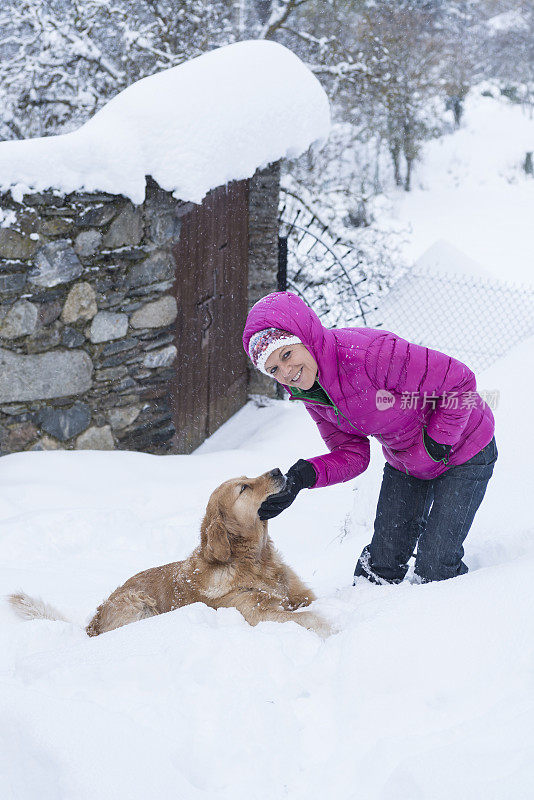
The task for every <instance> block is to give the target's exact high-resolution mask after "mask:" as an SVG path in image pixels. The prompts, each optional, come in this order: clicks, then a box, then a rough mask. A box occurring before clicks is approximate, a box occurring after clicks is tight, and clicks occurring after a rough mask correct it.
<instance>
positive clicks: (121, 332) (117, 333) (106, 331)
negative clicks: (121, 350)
mask: <svg viewBox="0 0 534 800" xmlns="http://www.w3.org/2000/svg"><path fill="white" fill-rule="evenodd" d="M127 332H128V315H127V314H116V313H115V312H113V311H99V312H98V314H97V315H96V316H95V317H94V319H93V321H92V323H91V330H90V333H89V338H90V339H91V341H92V342H93V344H97V343H98V342H109V341H110V340H111V339H121V338H122V337H123V336H126V334H127Z"/></svg>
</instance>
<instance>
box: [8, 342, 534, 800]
mask: <svg viewBox="0 0 534 800" xmlns="http://www.w3.org/2000/svg"><path fill="white" fill-rule="evenodd" d="M531 347H532V342H526V343H524V344H523V345H522V346H521V347H518V348H516V349H515V350H514V351H513V353H512V354H511V355H510V356H509V357H508V358H507V359H506V360H505V361H501V362H500V363H499V364H498V365H495V366H494V367H493V368H492V369H491V370H490V371H488V373H485V374H483V375H482V376H481V378H480V387H481V388H488V389H489V388H495V387H497V388H500V390H501V402H500V405H499V407H498V409H497V411H496V415H497V425H498V445H499V449H500V459H499V461H498V463H497V467H496V472H495V476H494V478H493V480H492V482H491V483H490V486H489V489H488V494H487V496H486V499H485V502H484V504H483V506H482V507H481V509H480V512H479V515H478V517H477V519H476V521H475V525H474V528H473V530H472V533H471V534H470V536H469V539H468V542H467V548H466V560H467V563H468V564H469V566H470V567H471V572H470V573H469V574H467V575H466V576H464V577H461V578H457V579H455V580H453V581H447V582H444V583H439V584H429V585H425V586H418V585H415V584H412V583H411V582H410V581H409V580H407V581H405V583H404V584H402V585H400V586H396V587H377V586H371V585H369V584H366V583H362V584H361V585H358V586H357V587H355V588H352V587H351V578H352V570H353V566H354V562H355V559H356V557H357V555H358V553H359V552H360V550H361V548H362V546H363V545H364V544H366V543H367V542H368V540H369V538H370V535H371V529H372V520H373V512H374V507H375V504H376V499H377V494H378V488H379V481H380V474H381V470H382V465H383V460H382V457H381V454H380V453H379V451H378V449H377V448H374V449H373V458H372V463H371V466H370V467H369V469H368V471H367V472H366V473H364V475H362V476H361V477H360V478H359V479H357V480H356V481H354V482H352V483H349V484H346V485H341V486H335V487H330V488H328V489H321V490H316V491H306V492H303V493H302V494H301V495H300V496H299V497H298V498H297V501H296V502H295V503H294V505H293V506H292V507H291V508H290V509H288V511H287V512H285V513H284V514H282V515H281V516H280V517H278V518H277V519H275V520H273V521H272V522H271V523H270V530H271V535H272V536H273V538H274V540H275V542H276V544H277V545H278V546H279V548H280V549H281V551H282V552H283V554H284V556H285V557H286V559H287V561H288V562H289V563H290V564H291V565H293V566H294V567H295V568H296V570H297V571H298V573H299V574H300V575H301V576H302V577H303V578H304V579H305V580H306V581H308V582H309V583H310V584H311V585H312V586H313V588H314V589H315V590H316V592H317V593H318V595H319V600H318V601H317V606H318V608H319V609H320V610H322V611H323V612H324V613H325V614H326V615H328V616H329V617H330V618H331V619H332V620H333V621H334V622H335V623H336V624H337V625H338V626H339V627H340V629H341V632H340V633H339V634H337V635H335V636H333V637H332V638H331V639H329V640H327V641H326V642H323V641H321V640H320V639H319V638H318V637H317V636H315V634H313V633H310V632H308V631H306V630H304V629H303V628H300V627H299V626H297V625H295V624H293V623H288V624H283V625H280V624H276V623H264V624H261V625H259V626H258V627H257V628H251V627H249V626H248V625H247V624H246V623H245V622H244V620H243V619H242V618H241V617H240V615H239V613H238V612H237V611H234V610H233V609H223V610H220V611H213V610H211V609H208V608H207V607H206V606H202V605H200V604H198V605H195V606H190V607H187V608H184V609H180V610H177V611H175V612H173V613H170V614H166V615H162V616H161V617H156V618H154V619H150V620H146V621H143V622H139V623H136V624H135V625H130V626H127V627H124V628H122V629H119V630H116V631H113V632H111V633H108V634H105V635H103V636H101V637H98V638H96V639H88V638H87V637H86V636H85V634H84V633H83V631H82V629H81V627H80V626H81V625H82V623H83V622H84V621H85V620H86V619H87V618H88V616H89V615H90V614H91V613H92V612H93V610H94V608H95V606H96V605H97V603H98V602H99V601H100V600H101V599H102V598H103V597H105V596H106V595H107V594H108V593H109V592H110V591H111V590H112V589H113V588H115V586H116V585H118V584H119V583H121V582H122V581H123V580H124V579H125V578H127V577H128V576H130V575H132V574H134V573H135V572H137V571H139V570H141V569H143V568H146V567H149V566H153V565H156V564H160V563H165V562H168V561H171V560H175V559H180V558H183V557H184V556H186V555H187V554H188V553H189V552H190V551H191V549H192V548H193V547H194V546H195V544H196V542H197V537H198V526H199V522H200V518H201V515H202V513H203V510H204V507H205V504H206V501H207V498H208V495H209V493H210V491H211V490H212V489H213V488H214V487H215V486H216V485H217V484H218V483H219V482H221V481H222V480H223V479H226V478H228V477H230V476H234V475H238V474H242V473H246V474H249V475H256V474H259V473H260V472H262V471H264V470H266V469H268V468H272V467H274V466H276V465H279V466H280V467H281V468H282V469H287V467H288V466H290V465H291V463H293V461H295V460H296V459H297V458H298V457H306V456H311V455H313V454H317V453H319V452H322V451H323V445H322V442H321V441H320V439H319V437H318V434H317V432H316V430H315V426H314V425H313V423H312V422H311V420H309V418H308V415H307V414H306V412H305V411H304V410H303V409H302V408H301V407H295V406H294V405H293V404H289V403H284V402H281V401H277V402H272V403H270V404H269V405H267V406H266V407H264V408H258V407H256V406H255V405H254V403H249V404H248V405H247V406H246V407H245V408H244V409H243V410H242V411H241V412H240V413H239V414H237V415H236V416H235V417H234V418H233V419H232V420H231V421H230V422H228V423H227V424H226V425H225V426H223V428H222V429H220V431H218V432H217V433H216V434H215V435H214V436H213V437H212V438H211V439H210V440H208V441H207V442H206V443H205V444H204V445H203V446H202V447H201V448H200V449H199V451H197V453H195V454H193V455H191V456H166V457H158V456H150V455H144V454H135V453H93V452H77V453H75V452H47V453H24V454H18V455H11V456H7V457H5V458H2V459H1V460H0V485H1V487H2V491H1V493H0V520H1V522H0V524H1V528H0V530H1V551H2V565H1V569H0V592H1V593H5V592H9V591H12V590H15V589H18V588H23V589H25V590H26V591H28V592H30V593H34V594H37V595H41V596H42V597H43V598H45V599H47V600H49V601H50V602H52V603H54V604H56V605H57V606H59V607H60V608H61V609H62V610H63V611H64V613H66V615H67V616H68V617H70V618H72V620H73V622H72V624H68V623H63V622H48V621H34V622H21V621H19V620H17V619H14V618H13V616H12V614H11V611H10V610H9V609H8V608H7V606H5V604H3V605H2V606H1V607H0V623H1V628H0V630H1V633H0V636H1V645H0V654H1V655H0V675H1V680H0V686H1V710H0V720H1V723H0V797H2V798H3V799H5V800H11V799H12V798H13V800H15V798H16V800H34V798H37V797H38V798H39V800H103V798H124V799H125V800H126V798H128V800H135V799H136V798H139V800H141V799H142V800H146V798H148V797H158V798H161V800H167V799H168V800H170V799H171V798H173V799H174V798H176V797H179V798H181V799H182V800H193V799H194V798H209V800H219V799H220V800H223V799H224V800H230V799H232V800H235V799H236V798H247V799H249V800H250V799H254V800H263V798H265V800H267V798H268V799H269V800H273V798H274V799H276V798H284V797H288V798H292V799H293V800H300V798H302V800H304V798H306V800H309V798H317V800H319V798H320V799H321V800H322V799H323V798H325V797H335V798H339V799H340V800H348V799H349V798H365V799H366V800H373V799H374V798H377V800H418V799H419V798H420V799H421V800H438V799H439V800H441V798H443V800H450V798H451V797H461V798H469V800H478V798H480V799H481V800H482V799H483V800H497V799H498V800H504V798H508V797H514V798H516V799H517V800H519V799H520V798H521V799H524V800H527V798H531V797H532V796H533V794H534V762H533V760H532V752H533V749H534V614H533V610H534V608H533V588H532V587H533V586H534V540H533V529H532V528H533V526H532V515H531V510H530V504H529V501H528V493H529V490H530V487H531V478H530V468H531V453H532V446H531V442H530V441H529V436H528V433H527V431H528V423H527V421H526V419H525V415H526V413H527V409H528V407H529V405H530V404H531V398H532V392H533V391H534V381H533V379H532V373H531V371H530V375H527V376H525V363H526V359H527V357H528V354H529V353H530V352H531ZM521 420H523V422H521Z"/></svg>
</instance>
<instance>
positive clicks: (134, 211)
mask: <svg viewBox="0 0 534 800" xmlns="http://www.w3.org/2000/svg"><path fill="white" fill-rule="evenodd" d="M142 238H143V216H142V213H141V209H140V208H136V207H135V206H133V205H131V204H128V205H126V206H125V207H124V208H123V209H122V211H121V212H120V214H119V215H118V216H117V217H116V218H115V219H114V220H113V222H112V223H111V225H110V226H109V230H108V232H107V233H106V235H105V236H104V240H103V242H102V245H103V247H104V248H106V249H107V250H113V249H115V248H117V247H125V246H129V247H135V245H137V244H139V242H140V241H141V239H142Z"/></svg>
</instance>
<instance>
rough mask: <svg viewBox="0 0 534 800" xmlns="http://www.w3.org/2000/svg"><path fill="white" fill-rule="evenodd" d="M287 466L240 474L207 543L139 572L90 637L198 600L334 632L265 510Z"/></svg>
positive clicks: (203, 535)
mask: <svg viewBox="0 0 534 800" xmlns="http://www.w3.org/2000/svg"><path fill="white" fill-rule="evenodd" d="M284 483H285V478H284V476H283V475H282V473H281V472H280V470H278V469H275V470H272V471H271V472H266V473H264V474H263V475H260V476H259V477H258V478H252V479H251V478H245V477H240V478H233V479H232V480H229V481H225V483H223V484H221V486H219V487H218V488H217V489H215V491H214V492H213V494H212V495H211V497H210V499H209V501H208V505H207V508H206V514H205V516H204V519H203V520H202V524H201V527H200V544H199V546H198V547H197V548H196V549H195V550H194V551H193V552H192V553H191V555H190V556H189V558H186V559H185V561H175V562H173V563H172V564H165V565H164V566H162V567H154V568H153V569H147V570H145V571H144V572H139V573H138V574H137V575H134V576H133V578H129V579H128V580H127V581H126V583H124V584H123V585H122V586H119V588H118V589H115V591H114V592H113V593H112V594H111V595H110V596H109V597H108V599H107V600H105V601H104V602H103V603H102V604H101V605H100V606H99V607H98V608H97V610H96V613H95V615H94V616H93V618H92V620H91V621H90V622H89V624H88V625H87V627H86V629H85V630H86V632H87V633H88V635H89V636H98V635H99V634H101V633H105V632H106V631H111V630H114V629H115V628H120V627H121V626H122V625H127V624H128V623H130V622H137V621H138V620H141V619H146V618H147V617H152V616H155V615H156V614H165V613H166V612H167V611H173V610H174V609H176V608H180V607H181V606H186V605H189V604H191V603H199V602H200V603H205V604H206V605H208V606H210V607H211V608H237V610H238V611H240V612H241V614H242V615H243V617H244V618H245V619H246V621H247V622H248V623H249V624H250V625H257V623H258V622H263V621H271V622H289V621H293V622H297V623H298V624H299V625H302V626H303V627H305V628H308V630H312V631H315V633H317V634H318V635H319V636H321V637H322V638H326V637H327V636H328V635H329V634H330V633H331V632H332V631H331V629H330V627H329V625H328V623H327V622H326V621H325V620H323V619H322V618H321V617H320V616H319V615H318V614H316V613H314V612H312V611H309V610H301V609H303V608H305V607H306V606H309V605H310V603H311V602H312V601H313V600H315V599H316V598H315V595H314V593H313V592H312V591H311V590H310V589H308V587H307V586H305V585H304V584H303V583H302V581H301V580H300V579H299V578H298V576H297V575H296V574H295V573H294V572H293V570H292V569H291V568H290V567H288V566H287V565H286V564H284V562H283V561H282V558H281V557H280V555H279V553H278V552H277V551H276V549H275V547H274V545H273V542H272V540H271V538H270V537H269V534H268V533H267V522H262V521H261V520H260V518H259V517H258V509H259V507H260V505H261V504H262V502H263V501H264V500H265V499H266V498H267V497H268V496H269V495H271V494H275V493H276V492H278V491H280V489H282V488H283V486H284ZM9 601H10V603H11V605H12V607H13V608H14V609H15V611H16V612H17V613H18V614H19V616H22V617H25V618H26V619H35V618H41V619H42V618H45V619H62V620H64V619H65V617H63V616H62V615H61V614H60V613H59V612H57V611H56V610H55V609H54V608H52V607H51V606H49V605H48V604H46V603H44V602H42V601H40V600H34V599H33V598H31V597H28V595H26V594H24V593H18V594H12V595H10V596H9Z"/></svg>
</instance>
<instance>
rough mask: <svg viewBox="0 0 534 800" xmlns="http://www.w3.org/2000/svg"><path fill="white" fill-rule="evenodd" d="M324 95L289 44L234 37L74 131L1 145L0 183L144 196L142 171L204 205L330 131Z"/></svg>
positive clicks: (147, 81) (17, 189)
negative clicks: (220, 190) (218, 191)
mask: <svg viewBox="0 0 534 800" xmlns="http://www.w3.org/2000/svg"><path fill="white" fill-rule="evenodd" d="M329 126H330V109H329V103H328V98H327V96H326V94H325V92H324V90H323V88H322V87H321V85H320V83H319V81H318V80H317V78H316V77H315V76H314V75H313V74H312V73H311V72H310V70H309V69H308V68H307V67H306V66H305V65H304V64H303V63H302V61H301V60H300V59H299V58H298V57H297V56H296V55H295V54H294V53H292V52H291V51H290V50H288V49H287V48H285V47H283V46H282V45H280V44H277V43H275V42H269V41H264V40H256V41H247V42H239V43H237V44H232V45H228V46H227V47H221V48H219V49H217V50H213V51H211V52H209V53H205V54H204V55H201V56H199V57H198V58H195V59H192V60H191V61H188V62H186V63H184V64H180V65H179V66H177V67H173V68H172V69H168V70H164V71H163V72H159V73H157V74H156V75H151V76H149V77H148V78H143V79H142V80H140V81H137V83H134V84H133V85H132V86H129V87H128V88H127V89H125V90H124V91H123V92H121V93H120V94H118V95H117V96H116V97H114V98H113V99H112V100H110V102H109V103H107V104H106V105H105V106H104V107H103V108H102V109H100V111H98V112H97V113H96V114H95V115H94V117H93V118H92V119H90V120H89V121H88V122H86V123H85V125H83V126H82V127H81V128H79V129H78V130H76V131H73V132H72V133H67V134H63V135H61V136H49V137H44V138H39V139H28V140H25V141H8V142H1V143H0V190H2V191H7V190H11V192H12V194H13V196H14V198H15V199H17V200H20V199H21V198H22V195H23V194H24V193H27V192H31V191H43V190H45V189H57V190H59V191H61V192H64V193H68V192H72V191H78V190H84V191H105V192H110V193H111V194H122V195H125V196H126V197H129V198H130V199H131V200H132V201H133V202H134V203H137V204H138V203H141V202H142V201H143V200H144V197H145V176H146V175H151V176H152V178H154V180H155V181H157V183H158V184H159V185H160V186H161V187H162V188H163V189H166V190H167V191H172V192H173V193H174V196H175V197H178V198H180V199H182V200H187V201H193V202H197V203H199V202H201V200H202V198H203V197H204V196H205V195H206V194H207V192H209V191H210V190H211V189H214V188H215V187H216V186H222V185H224V184H225V183H227V182H228V181H231V180H240V179H243V178H248V177H250V176H252V175H253V174H254V172H255V171H256V169H258V168H261V167H265V166H267V164H269V163H272V162H274V161H277V160H278V159H279V158H284V157H295V156H297V155H300V154H301V153H303V152H305V151H306V150H307V149H308V147H309V146H310V145H311V144H312V143H313V142H316V141H320V140H324V139H325V138H326V137H327V136H328V132H329Z"/></svg>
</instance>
